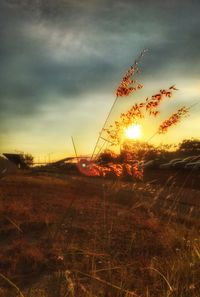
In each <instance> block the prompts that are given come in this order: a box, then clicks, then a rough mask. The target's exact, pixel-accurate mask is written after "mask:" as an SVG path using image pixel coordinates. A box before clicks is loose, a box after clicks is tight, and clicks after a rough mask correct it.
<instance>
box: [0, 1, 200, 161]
mask: <svg viewBox="0 0 200 297" xmlns="http://www.w3.org/2000/svg"><path fill="white" fill-rule="evenodd" d="M199 11H200V2H199V1H198V0H188V1H183V0H181V1H180V0H174V1H159V0H155V1H153V0H152V1H147V0H140V1H136V0H132V1H131V0H123V1H122V0H107V1H105V0H79V1H78V0H73V1H72V0H58V1H55V0H35V1H31V0H1V2H0V63H1V64H0V65H1V67H0V78H1V85H0V153H3V152H18V151H23V152H25V153H31V154H33V156H35V157H36V158H37V159H38V160H41V159H45V158H51V159H52V160H53V159H59V158H61V157H65V156H70V155H73V154H74V151H73V146H72V142H71V136H73V139H74V142H75V145H76V148H77V153H78V154H91V153H92V151H93V148H94V145H95V142H96V139H97V137H98V133H99V131H100V130H101V127H102V125H103V123H104V121H105V118H106V116H107V114H108V112H109V109H110V107H111V106H112V103H113V102H114V100H115V90H116V87H117V86H118V84H119V82H120V80H121V78H122V75H123V74H124V72H126V70H127V69H128V67H129V66H130V65H131V64H132V63H133V62H134V59H135V58H136V57H137V56H138V55H139V53H140V52H141V51H142V50H143V49H144V48H148V50H149V51H148V53H147V54H146V55H145V57H144V58H143V59H142V61H141V65H140V68H141V73H140V74H139V75H138V77H137V79H138V80H139V81H140V82H141V83H142V84H143V85H144V88H143V89H142V90H141V91H138V92H137V93H135V94H134V95H133V96H131V97H130V98H120V100H121V102H119V105H118V106H117V108H116V113H115V114H114V116H113V118H112V120H115V119H116V118H117V112H120V111H121V110H126V108H128V107H129V106H131V105H133V104H134V103H135V102H139V101H141V100H143V99H145V98H146V97H147V96H151V95H153V94H154V93H156V92H157V91H159V90H160V89H161V88H168V87H169V86H171V85H173V84H175V85H176V87H177V88H178V89H179V90H178V91H177V92H176V94H175V96H174V98H173V99H172V100H171V101H166V102H165V103H164V105H163V106H162V108H161V114H162V119H165V118H167V117H168V116H169V115H170V114H171V113H172V112H173V111H174V110H176V109H177V108H179V107H181V106H183V105H186V106H191V105H192V104H194V103H198V102H200V17H199ZM159 120H161V118H160V119H159ZM156 124H157V120H153V119H151V120H150V119H148V120H147V122H146V123H145V124H144V129H143V139H144V140H145V139H148V138H149V136H151V135H152V133H155V129H156ZM199 127H200V104H199V105H198V104H197V105H196V106H195V107H194V108H192V109H191V111H190V116H189V117H187V118H186V119H184V120H183V121H182V122H181V123H180V124H179V125H177V126H176V127H173V128H171V129H170V131H169V132H168V133H167V134H166V135H163V136H156V137H155V138H154V139H153V140H152V141H153V142H155V143H160V142H162V143H175V142H176V143H178V142H180V141H182V140H183V139H185V138H191V137H194V138H199V137H200V132H199V131H200V128H199Z"/></svg>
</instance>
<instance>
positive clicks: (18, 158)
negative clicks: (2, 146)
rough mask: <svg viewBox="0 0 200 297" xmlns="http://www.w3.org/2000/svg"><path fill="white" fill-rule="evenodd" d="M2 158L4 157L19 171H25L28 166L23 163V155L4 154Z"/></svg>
mask: <svg viewBox="0 0 200 297" xmlns="http://www.w3.org/2000/svg"><path fill="white" fill-rule="evenodd" d="M3 156H4V157H6V158H7V159H8V160H9V161H10V162H12V163H14V164H15V165H16V166H17V167H18V168H19V169H27V168H28V166H27V164H26V163H25V160H24V157H23V154H10V153H4V154H3Z"/></svg>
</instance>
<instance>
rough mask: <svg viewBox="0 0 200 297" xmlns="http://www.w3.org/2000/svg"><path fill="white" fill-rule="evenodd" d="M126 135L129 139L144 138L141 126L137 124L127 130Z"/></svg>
mask: <svg viewBox="0 0 200 297" xmlns="http://www.w3.org/2000/svg"><path fill="white" fill-rule="evenodd" d="M125 135H126V137H127V138H129V139H137V138H141V136H142V133H141V126H140V125H138V124H137V125H136V124H133V125H131V126H129V127H128V128H126V130H125Z"/></svg>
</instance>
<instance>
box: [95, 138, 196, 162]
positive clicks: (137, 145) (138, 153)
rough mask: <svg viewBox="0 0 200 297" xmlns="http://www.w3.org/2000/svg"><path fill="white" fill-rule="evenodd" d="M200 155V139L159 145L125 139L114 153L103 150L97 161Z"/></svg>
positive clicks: (162, 158)
mask: <svg viewBox="0 0 200 297" xmlns="http://www.w3.org/2000/svg"><path fill="white" fill-rule="evenodd" d="M193 155H200V140H199V139H185V140H183V141H182V142H181V143H179V144H178V145H177V146H176V145H159V146H155V145H153V144H149V143H143V142H139V141H135V142H133V141H127V142H125V143H124V144H123V145H122V146H121V149H120V153H119V154H116V153H115V152H113V151H112V150H105V151H104V152H102V153H101V154H100V155H99V157H98V163H100V164H107V163H124V162H125V163H126V162H129V161H131V160H143V159H144V160H146V161H148V160H152V159H160V160H168V159H171V158H176V157H177V158H178V157H183V158H184V157H187V156H193Z"/></svg>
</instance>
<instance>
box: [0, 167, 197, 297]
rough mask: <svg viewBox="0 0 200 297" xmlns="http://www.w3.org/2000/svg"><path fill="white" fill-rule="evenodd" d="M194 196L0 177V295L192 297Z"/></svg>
mask: <svg viewBox="0 0 200 297" xmlns="http://www.w3.org/2000/svg"><path fill="white" fill-rule="evenodd" d="M199 200H200V197H199V190H197V189H196V190H193V189H191V188H190V189H188V188H183V187H181V186H180V185H179V186H177V185H175V184H174V183H173V181H172V180H171V179H170V178H169V179H168V180H167V181H166V182H165V184H164V185H162V186H161V185H156V184H153V183H150V182H146V183H144V182H139V183H124V182H120V181H116V180H115V181H112V180H103V179H94V178H81V177H72V176H71V177H70V176H67V175H63V176H59V177H55V176H53V175H52V176H50V175H48V174H44V173H43V174H39V173H38V174H33V173H31V172H25V173H20V174H18V175H10V176H6V177H4V178H2V179H1V180H0V214H1V215H0V221H1V224H0V251H1V253H0V296H1V297H18V296H20V297H67V296H71V297H86V296H88V297H111V296H112V297H122V296H126V297H128V296H135V297H137V296H138V297H139V296H140V297H169V296H170V297H199V296H200V237H199V219H198V218H199V213H200V212H199V208H200V202H199Z"/></svg>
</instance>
